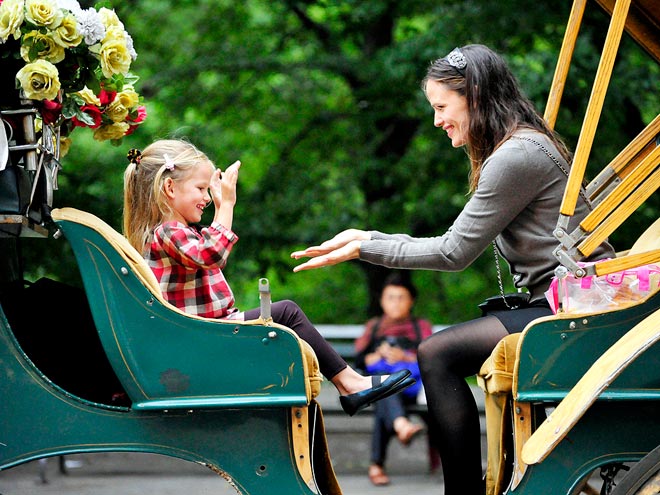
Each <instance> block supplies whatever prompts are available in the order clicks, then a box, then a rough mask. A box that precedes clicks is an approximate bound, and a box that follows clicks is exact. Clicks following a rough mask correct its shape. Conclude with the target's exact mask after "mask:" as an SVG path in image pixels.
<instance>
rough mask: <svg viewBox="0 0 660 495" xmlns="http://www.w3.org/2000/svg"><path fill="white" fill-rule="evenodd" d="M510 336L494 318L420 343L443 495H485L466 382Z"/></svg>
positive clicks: (474, 412) (474, 413)
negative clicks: (504, 338) (443, 489)
mask: <svg viewBox="0 0 660 495" xmlns="http://www.w3.org/2000/svg"><path fill="white" fill-rule="evenodd" d="M506 335H508V332H507V330H506V328H505V327H504V326H503V325H502V323H501V322H500V321H499V320H498V319H497V318H495V317H493V316H486V317H483V318H479V319H476V320H472V321H469V322H465V323H461V324H458V325H454V326H451V327H449V328H446V329H444V330H441V331H440V332H438V333H435V334H433V335H432V336H430V337H429V338H427V339H426V340H425V341H423V342H422V343H421V344H420V346H419V349H418V352H417V359H418V360H419V364H420V370H421V372H422V381H423V383H424V389H425V391H426V398H427V403H428V408H429V413H430V414H431V416H432V417H433V419H434V421H435V428H434V432H435V438H434V439H433V441H434V444H435V445H436V446H437V447H438V451H439V453H440V458H441V461H442V471H443V474H444V484H445V495H483V494H484V493H485V486H484V483H483V480H482V465H481V432H480V425H479V411H478V408H477V405H476V403H475V400H474V396H473V395H472V391H471V390H470V387H469V385H468V384H467V383H466V381H465V378H466V377H468V376H472V375H475V374H476V373H478V371H479V369H480V368H481V365H482V364H483V362H484V361H485V360H486V359H487V358H488V356H489V355H490V354H491V352H492V350H493V349H494V348H495V345H497V343H498V342H499V341H500V340H501V339H502V338H503V337H505V336H506Z"/></svg>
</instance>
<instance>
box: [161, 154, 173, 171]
mask: <svg viewBox="0 0 660 495" xmlns="http://www.w3.org/2000/svg"><path fill="white" fill-rule="evenodd" d="M163 159H164V160H165V165H164V167H165V169H166V170H170V171H172V170H174V166H175V163H174V160H172V159H171V158H170V155H168V154H167V153H166V154H164V155H163Z"/></svg>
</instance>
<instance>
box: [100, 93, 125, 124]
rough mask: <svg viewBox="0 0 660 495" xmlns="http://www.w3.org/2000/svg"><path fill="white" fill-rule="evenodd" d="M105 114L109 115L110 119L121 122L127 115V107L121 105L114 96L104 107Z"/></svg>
mask: <svg viewBox="0 0 660 495" xmlns="http://www.w3.org/2000/svg"><path fill="white" fill-rule="evenodd" d="M105 114H106V115H107V116H108V117H110V120H112V121H113V122H123V121H125V120H126V117H127V116H128V109H127V108H126V107H125V106H124V105H122V103H121V101H119V99H118V98H115V99H114V101H113V102H112V103H110V105H108V107H107V108H106V109H105Z"/></svg>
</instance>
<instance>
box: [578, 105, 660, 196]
mask: <svg viewBox="0 0 660 495" xmlns="http://www.w3.org/2000/svg"><path fill="white" fill-rule="evenodd" d="M659 133H660V114H659V115H658V116H656V118H655V119H653V121H652V122H651V123H650V124H649V125H647V126H646V127H645V128H644V130H643V131H642V132H640V133H639V134H638V135H637V136H636V137H635V139H633V140H632V141H631V142H630V144H628V146H626V147H625V148H624V149H623V150H622V151H621V152H620V153H619V154H618V155H617V156H616V157H615V158H614V159H613V160H612V161H611V162H610V163H609V164H608V165H607V167H605V168H604V169H603V170H602V171H601V172H600V173H599V174H598V175H597V176H596V177H595V178H594V179H593V180H592V181H591V182H590V183H589V185H588V186H587V195H588V196H589V198H591V199H593V200H595V195H597V194H598V193H599V192H600V190H601V189H603V187H605V185H606V184H607V183H608V182H610V181H611V180H612V178H613V177H615V176H616V177H625V176H626V175H627V174H626V171H627V170H628V169H631V168H634V167H635V166H636V165H637V163H639V162H640V161H641V160H642V159H643V158H644V157H645V156H646V155H648V153H650V152H651V150H652V148H653V147H655V146H656V145H655V143H654V142H653V141H654V140H655V137H656V136H657V135H658V134H659ZM645 148H648V149H646V150H645ZM638 155H639V156H638Z"/></svg>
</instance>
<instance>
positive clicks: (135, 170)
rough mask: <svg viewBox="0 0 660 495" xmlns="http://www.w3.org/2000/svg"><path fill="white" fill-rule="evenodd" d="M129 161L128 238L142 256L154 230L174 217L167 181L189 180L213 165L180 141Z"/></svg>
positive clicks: (156, 146) (148, 149) (165, 143)
mask: <svg viewBox="0 0 660 495" xmlns="http://www.w3.org/2000/svg"><path fill="white" fill-rule="evenodd" d="M129 160H130V163H129V164H128V166H127V167H126V170H125V171H124V222H123V223H124V235H125V236H126V238H127V239H128V241H129V242H130V243H131V245H132V246H133V247H134V248H135V249H137V250H138V252H140V253H142V252H144V249H145V246H146V245H147V243H149V242H151V237H152V235H153V230H154V228H155V227H156V226H158V225H159V224H161V223H162V222H163V220H164V219H165V218H167V217H169V216H171V215H172V209H171V207H170V204H169V202H168V200H167V196H165V190H164V183H165V180H166V179H167V178H171V179H172V180H173V181H175V182H178V181H181V180H185V179H186V177H188V175H189V174H190V173H191V172H192V171H193V170H194V169H195V167H197V166H199V165H201V164H208V165H210V166H212V167H213V163H212V162H211V160H209V158H208V157H207V156H206V155H205V154H204V153H202V152H201V151H200V150H198V149H197V148H196V147H195V145H193V144H192V143H189V142H188V141H184V140H179V139H162V140H159V141H155V142H154V143H152V144H150V145H149V146H147V147H146V148H145V149H144V151H142V152H139V151H137V150H131V151H130V152H129ZM172 164H174V166H172Z"/></svg>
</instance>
